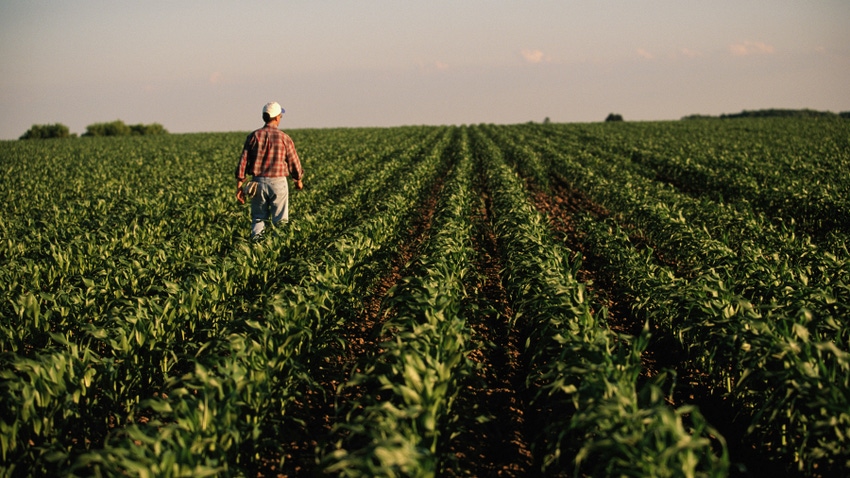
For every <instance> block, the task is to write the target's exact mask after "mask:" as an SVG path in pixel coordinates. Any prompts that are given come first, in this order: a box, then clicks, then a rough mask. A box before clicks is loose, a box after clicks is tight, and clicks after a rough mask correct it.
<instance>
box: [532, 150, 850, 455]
mask: <svg viewBox="0 0 850 478" xmlns="http://www.w3.org/2000/svg"><path fill="white" fill-rule="evenodd" d="M551 138H552V136H549V137H547V138H545V139H544V138H539V137H538V138H537V139H536V140H533V141H531V144H532V146H531V152H530V154H526V155H524V156H522V155H519V156H517V159H518V160H521V161H525V162H530V163H532V164H535V163H538V164H539V163H542V164H544V165H545V166H541V165H537V166H533V165H523V166H520V167H521V168H523V169H524V170H527V171H529V170H533V169H535V168H536V169H538V170H549V171H551V172H552V174H554V175H555V176H557V177H558V178H560V180H562V181H564V182H566V183H567V184H569V186H570V187H571V188H573V189H575V190H578V191H582V192H583V193H585V194H587V195H588V196H589V197H590V198H592V199H593V200H594V201H596V202H597V203H598V204H600V205H601V206H603V207H605V208H607V209H608V210H609V211H610V212H611V215H612V216H611V218H612V220H614V221H616V222H610V221H609V222H600V221H599V220H597V219H594V218H591V217H588V218H586V220H584V221H583V222H581V226H582V227H581V229H580V230H581V231H583V233H584V234H586V235H587V244H588V247H589V248H590V249H591V250H593V252H594V253H595V254H597V255H598V256H600V257H603V258H604V259H605V262H606V263H607V264H608V269H609V273H610V274H612V275H613V277H615V280H616V281H617V283H619V284H621V286H622V287H623V289H624V291H623V292H624V293H626V294H628V295H629V296H630V297H633V298H634V301H633V308H634V309H635V310H636V311H637V312H639V313H640V314H641V316H642V317H644V318H645V320H648V321H650V323H651V324H652V325H653V330H654V331H656V332H657V333H662V334H664V335H666V336H668V337H675V338H677V339H678V340H679V341H680V343H681V345H682V346H683V347H684V348H685V349H686V350H687V351H688V352H689V355H690V359H691V361H690V364H689V366H690V367H692V369H693V370H698V371H699V373H700V374H702V376H704V377H705V378H704V379H703V380H704V381H705V383H704V384H703V385H704V386H705V387H707V388H708V389H723V390H725V391H726V392H727V395H728V396H729V397H730V398H731V399H732V400H733V402H734V403H735V404H736V407H738V409H739V413H740V414H742V415H744V416H746V417H749V423H748V433H749V434H751V439H752V440H753V441H755V442H757V443H759V444H760V446H762V447H764V449H765V450H771V453H778V454H780V455H784V456H785V457H786V458H785V459H786V460H788V461H796V462H797V466H798V467H799V468H800V469H803V470H807V471H808V472H812V471H813V470H816V469H818V468H820V469H823V468H824V467H826V468H827V469H830V468H840V467H842V466H845V465H846V463H847V460H848V446H847V441H846V437H847V435H848V432H850V421H849V420H850V415H848V414H847V412H846V410H847V406H846V405H847V403H848V394H850V388H848V385H850V383H848V378H847V377H848V376H850V375H848V373H849V372H850V361H848V360H850V329H848V327H847V325H846V323H845V322H844V320H843V317H846V315H847V304H848V303H850V300H849V299H850V296H848V295H847V294H848V292H850V289H848V287H847V282H846V278H847V277H848V275H847V273H848V265H850V263H848V257H847V256H846V251H845V255H844V256H836V255H835V254H832V253H830V252H829V251H824V250H822V249H821V248H820V247H819V246H818V245H816V244H814V243H813V242H811V241H810V240H807V238H806V237H800V236H797V235H795V234H793V233H792V232H790V231H788V230H786V229H784V228H781V227H776V226H775V225H773V224H771V223H769V222H767V221H765V220H764V218H762V217H757V216H753V215H749V216H748V215H747V212H746V209H733V208H729V207H726V206H725V205H722V204H717V203H715V202H713V201H705V200H695V199H693V198H691V197H690V196H687V195H683V194H680V193H677V192H676V191H675V190H673V189H672V188H670V187H669V186H666V185H664V184H660V183H658V182H655V181H653V180H650V179H648V178H647V177H646V176H644V175H642V174H640V173H639V172H638V171H639V169H640V168H636V167H633V166H632V165H630V164H629V163H628V161H627V160H625V159H624V158H623V157H620V156H617V155H616V154H611V153H605V152H604V151H600V150H598V149H596V148H593V147H586V146H584V145H582V144H579V143H580V142H578V141H571V140H570V139H569V138H567V139H565V140H564V141H561V142H553V141H551ZM523 143H527V142H526V141H524V142H523ZM544 158H545V159H544ZM730 216H737V217H738V218H739V219H738V221H737V224H736V227H737V228H738V230H739V231H740V232H738V233H737V234H740V236H739V237H738V238H736V239H737V240H735V241H731V240H730V239H729V236H728V235H726V234H724V233H718V231H716V230H713V229H709V228H708V227H706V226H705V225H706V224H711V223H713V222H714V223H717V222H720V221H722V220H724V219H726V218H728V217H730ZM617 222H619V223H620V224H622V227H620V226H618V225H617ZM623 228H629V229H627V231H628V232H629V234H630V235H631V236H630V235H627V233H626V232H623ZM744 232H745V233H747V234H749V236H750V237H749V238H748V239H746V240H743V239H740V237H742V236H743V235H744V234H743V233H744ZM633 237H639V238H643V239H642V240H648V241H649V243H650V244H651V245H652V246H653V247H654V248H655V250H654V251H653V250H647V249H643V250H641V248H640V247H638V246H636V245H635V243H634V242H633V240H632V238H633ZM654 253H655V254H658V253H660V255H661V257H663V258H664V261H663V262H661V261H659V260H658V257H659V256H658V255H655V254H654Z"/></svg>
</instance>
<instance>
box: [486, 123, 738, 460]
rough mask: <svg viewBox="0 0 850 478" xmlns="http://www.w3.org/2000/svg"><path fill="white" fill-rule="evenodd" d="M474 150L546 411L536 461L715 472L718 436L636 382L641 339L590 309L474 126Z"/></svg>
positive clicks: (570, 268)
mask: <svg viewBox="0 0 850 478" xmlns="http://www.w3.org/2000/svg"><path fill="white" fill-rule="evenodd" d="M475 150H476V151H477V152H478V153H479V154H480V155H481V156H482V161H483V164H482V167H483V170H484V171H486V173H485V174H486V175H487V181H488V184H489V188H490V190H491V194H492V195H493V198H494V199H493V203H494V205H493V209H494V215H495V216H496V218H497V219H496V224H495V228H496V232H497V236H498V238H499V243H500V249H501V250H502V253H503V255H504V256H505V257H506V258H507V262H506V264H505V267H506V270H505V283H506V287H507V288H508V290H509V291H510V293H511V295H512V300H513V307H514V309H515V310H516V311H517V315H516V318H515V320H517V321H519V320H521V321H522V322H523V323H524V326H523V328H525V329H526V330H527V331H526V332H525V334H524V335H525V336H526V350H525V356H526V361H527V362H528V367H529V375H528V378H527V383H528V386H529V387H530V389H531V390H532V392H533V397H534V398H533V400H532V405H535V406H536V407H539V408H540V409H542V410H546V411H547V412H548V413H547V414H546V416H544V417H542V418H541V420H540V421H541V430H542V431H541V433H540V435H539V436H538V437H537V438H536V440H535V442H534V447H535V454H536V459H537V460H539V461H540V466H541V468H542V469H544V470H547V471H548V472H554V473H568V472H574V473H576V474H586V473H589V474H591V475H605V476H611V475H631V476H644V475H665V476H667V475H669V476H674V475H675V476H696V475H697V474H706V475H711V476H721V475H722V474H723V473H725V471H726V467H728V461H727V457H726V455H725V448H724V446H723V443H722V441H721V442H717V443H713V442H712V440H711V436H712V435H716V432H715V431H714V430H713V429H712V428H711V427H710V426H709V425H708V424H707V423H706V422H705V420H704V419H703V418H702V416H701V415H700V414H699V411H698V410H696V409H694V408H692V407H687V406H686V407H681V408H679V409H673V408H671V407H669V406H668V405H667V404H666V402H665V397H666V395H665V389H666V388H668V387H669V384H665V383H664V380H663V377H656V381H655V382H650V383H645V384H642V385H640V384H639V383H638V381H639V380H638V379H639V375H640V372H641V363H640V355H641V352H642V351H643V349H644V348H645V347H646V341H647V337H646V336H645V335H641V336H639V337H633V338H629V337H625V336H622V335H619V334H616V333H614V332H613V331H611V330H610V329H609V328H608V327H607V324H606V323H605V319H604V314H594V313H592V312H591V303H590V300H591V299H590V297H589V296H588V294H587V293H586V287H585V284H583V283H581V282H579V281H577V280H576V278H575V277H576V272H577V270H578V268H579V266H580V264H579V262H578V261H577V260H576V259H573V258H572V256H573V254H572V253H571V252H570V251H569V250H566V249H565V248H563V247H562V246H560V245H559V244H557V243H556V242H555V241H554V240H553V238H552V236H551V231H550V230H549V228H548V225H547V223H546V220H545V218H544V217H543V216H542V214H541V213H539V212H537V211H536V210H534V208H533V206H532V205H531V204H530V203H529V202H528V200H527V199H526V198H525V193H524V191H525V189H524V185H523V184H522V183H521V182H520V181H519V179H518V178H517V177H516V175H515V174H514V173H513V172H512V170H511V169H510V168H509V167H508V166H507V165H506V164H505V163H504V162H503V161H502V160H501V156H502V155H501V151H500V149H499V148H498V147H496V146H495V144H493V143H492V140H491V139H489V138H488V137H486V136H485V134H484V133H483V132H479V144H478V145H477V146H476V148H475ZM685 417H687V418H685ZM715 445H716V446H719V447H721V452H720V453H719V454H718V453H717V452H716V451H715V450H714V448H713V446H715ZM650 450H656V451H660V452H650Z"/></svg>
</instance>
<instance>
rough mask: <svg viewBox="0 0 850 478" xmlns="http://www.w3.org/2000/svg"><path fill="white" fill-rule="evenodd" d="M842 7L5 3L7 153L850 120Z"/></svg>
mask: <svg viewBox="0 0 850 478" xmlns="http://www.w3.org/2000/svg"><path fill="white" fill-rule="evenodd" d="M848 25H850V1H848V0H812V1H800V0H734V1H733V0H711V1H705V0H701V1H691V0H562V1H554V0H552V1H544V0H523V1H507V0H490V1H485V0H454V1H448V0H428V1H424V0H360V1H351V0H349V1H342V0H337V1H332V0H290V1H268V0H267V1H254V0H242V1H238V2H236V1H232V2H226V1H217V0H204V1H200V0H197V1H195V0H184V1H181V0H171V1H164V0H145V1H123V0H77V1H62V0H54V1H41V0H26V1H25V0H0V140H6V139H17V138H18V137H20V136H21V135H22V134H24V133H25V132H26V131H27V130H28V129H29V128H30V127H31V126H32V125H35V124H39V125H41V124H53V123H62V124H64V125H66V126H68V127H69V129H70V130H71V132H72V133H77V134H81V133H83V132H85V130H86V126H87V125H90V124H93V123H101V122H108V121H114V120H117V119H120V120H122V121H124V122H125V123H126V124H139V123H142V124H149V123H159V124H162V125H163V126H164V127H165V128H166V129H167V130H168V131H170V132H172V133H191V132H226V131H250V130H252V129H254V128H257V127H259V126H261V125H262V119H261V114H262V107H263V105H264V104H265V103H267V102H269V101H278V102H279V103H280V104H281V105H282V106H283V108H284V109H285V110H286V112H285V114H284V116H283V120H282V122H281V127H282V128H283V129H295V128H328V127H360V126H379V127H385V126H399V125H420V124H423V125H445V124H448V125H459V124H479V123H495V124H514V123H525V122H528V121H535V122H541V121H544V120H545V119H546V118H549V119H550V121H552V122H559V123H568V122H595V121H602V120H604V119H605V117H606V116H608V114H609V113H616V114H620V115H622V116H623V118H624V119H625V120H626V121H630V120H633V121H655V120H678V119H680V118H681V117H683V116H687V115H691V114H707V115H719V114H723V113H737V112H740V111H742V110H756V109H766V108H794V109H797V108H810V109H815V110H822V111H833V112H840V111H850V28H847V26H848Z"/></svg>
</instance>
